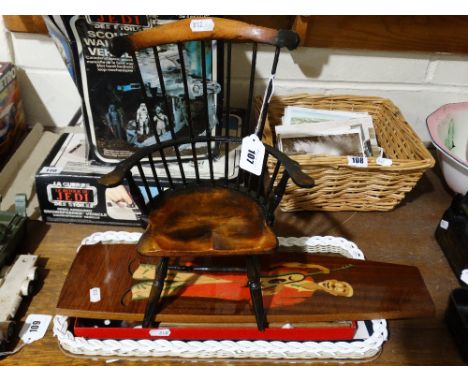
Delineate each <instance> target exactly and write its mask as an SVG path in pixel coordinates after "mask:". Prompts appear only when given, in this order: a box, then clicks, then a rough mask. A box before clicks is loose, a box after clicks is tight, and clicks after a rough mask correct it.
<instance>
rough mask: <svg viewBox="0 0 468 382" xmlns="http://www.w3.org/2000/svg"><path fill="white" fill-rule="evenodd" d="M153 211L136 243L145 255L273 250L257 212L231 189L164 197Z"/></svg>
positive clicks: (254, 205)
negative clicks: (146, 227) (147, 227)
mask: <svg viewBox="0 0 468 382" xmlns="http://www.w3.org/2000/svg"><path fill="white" fill-rule="evenodd" d="M151 210H152V212H151V213H150V214H149V219H148V226H149V229H148V230H146V232H145V233H144V234H143V236H142V238H141V239H140V242H139V244H138V252H139V253H140V254H142V255H144V256H184V255H194V254H195V255H216V256H220V255H249V254H252V253H255V254H263V253H271V252H272V251H273V250H274V249H275V248H276V246H277V239H276V235H275V234H274V233H273V231H272V230H271V228H270V227H269V226H268V225H267V223H266V221H265V217H264V213H263V212H262V210H261V207H260V206H259V205H258V204H257V203H256V202H255V200H254V199H252V198H251V197H249V196H248V195H246V194H245V193H242V192H240V191H237V190H234V189H229V188H224V187H197V188H195V189H190V188H185V189H181V190H178V191H174V192H170V193H166V194H164V196H163V197H161V198H159V199H157V200H156V201H155V203H154V205H152V206H151Z"/></svg>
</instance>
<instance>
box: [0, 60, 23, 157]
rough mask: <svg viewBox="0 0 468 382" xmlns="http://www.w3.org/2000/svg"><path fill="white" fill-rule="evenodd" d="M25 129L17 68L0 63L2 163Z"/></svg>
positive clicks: (0, 151) (0, 145) (0, 150)
mask: <svg viewBox="0 0 468 382" xmlns="http://www.w3.org/2000/svg"><path fill="white" fill-rule="evenodd" d="M25 127H26V123H25V118H24V112H23V102H22V100H21V95H20V89H19V84H18V81H17V77H16V68H15V66H14V65H13V64H11V63H9V62H0V162H1V158H2V156H3V155H6V154H7V152H8V151H9V149H10V148H11V147H12V146H13V143H14V142H15V140H16V139H17V137H18V136H19V135H20V133H21V132H22V131H23V130H24V129H25Z"/></svg>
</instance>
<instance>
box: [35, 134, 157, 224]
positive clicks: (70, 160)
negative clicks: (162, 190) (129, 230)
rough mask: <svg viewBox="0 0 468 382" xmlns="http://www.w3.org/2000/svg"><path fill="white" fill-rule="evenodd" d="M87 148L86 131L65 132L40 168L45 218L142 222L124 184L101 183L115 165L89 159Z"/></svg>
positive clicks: (39, 193) (38, 176) (39, 191)
mask: <svg viewBox="0 0 468 382" xmlns="http://www.w3.org/2000/svg"><path fill="white" fill-rule="evenodd" d="M85 147H86V137H85V134H83V133H76V134H63V135H62V136H61V137H60V138H59V140H58V141H57V143H56V144H55V146H54V148H53V149H52V151H51V152H50V154H49V155H48V156H47V158H46V159H45V161H44V163H43V164H42V166H41V167H40V168H39V171H38V172H37V174H36V192H37V197H38V200H39V206H40V209H41V215H42V219H43V220H44V221H46V222H63V223H83V224H110V225H127V226H139V225H141V221H140V211H139V209H138V207H137V206H136V205H135V203H134V202H133V200H132V198H131V196H130V193H129V192H128V188H127V187H126V186H125V185H120V186H117V187H114V188H105V187H104V186H101V185H100V184H99V183H98V180H99V178H100V177H101V176H102V175H104V174H107V173H108V172H110V171H112V169H113V166H111V165H96V164H95V163H92V162H90V161H88V160H87V159H86V150H85ZM137 184H138V179H137ZM142 189H143V187H142ZM156 192H157V191H156V189H154V190H153V189H152V190H151V193H152V195H153V196H154V195H156ZM145 196H146V195H145Z"/></svg>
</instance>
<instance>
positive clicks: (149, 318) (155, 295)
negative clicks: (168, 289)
mask: <svg viewBox="0 0 468 382" xmlns="http://www.w3.org/2000/svg"><path fill="white" fill-rule="evenodd" d="M168 263H169V259H168V258H167V257H161V259H160V260H159V263H158V267H157V268H156V278H155V279H154V282H153V285H152V286H151V292H150V296H149V300H148V303H147V304H146V310H145V317H144V319H143V327H144V328H149V327H150V326H151V324H152V323H153V318H154V315H155V314H156V308H157V307H158V302H159V299H160V297H161V293H162V290H163V287H164V280H165V279H166V276H167V267H168Z"/></svg>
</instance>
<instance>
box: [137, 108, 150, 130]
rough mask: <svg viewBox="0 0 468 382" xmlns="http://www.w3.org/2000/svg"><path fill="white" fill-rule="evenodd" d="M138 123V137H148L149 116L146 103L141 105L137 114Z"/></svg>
mask: <svg viewBox="0 0 468 382" xmlns="http://www.w3.org/2000/svg"><path fill="white" fill-rule="evenodd" d="M136 123H137V133H138V135H148V133H149V115H148V109H147V108H146V104H145V103H140V106H139V107H138V110H137V112H136Z"/></svg>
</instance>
